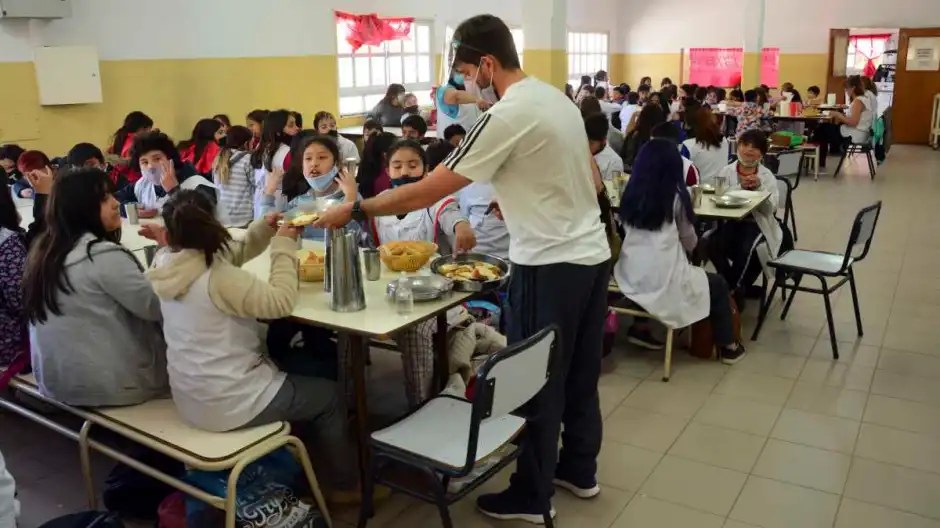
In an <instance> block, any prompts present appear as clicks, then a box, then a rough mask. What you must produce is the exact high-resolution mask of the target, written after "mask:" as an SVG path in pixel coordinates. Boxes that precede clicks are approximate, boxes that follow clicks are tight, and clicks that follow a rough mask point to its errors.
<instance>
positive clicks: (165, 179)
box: [160, 160, 180, 193]
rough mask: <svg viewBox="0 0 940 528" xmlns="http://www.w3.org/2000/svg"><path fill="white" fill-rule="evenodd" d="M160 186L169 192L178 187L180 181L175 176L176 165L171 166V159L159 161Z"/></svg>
mask: <svg viewBox="0 0 940 528" xmlns="http://www.w3.org/2000/svg"><path fill="white" fill-rule="evenodd" d="M160 170H161V174H160V187H163V190H164V191H166V192H167V193H169V192H170V191H172V190H173V189H175V188H177V187H179V185H180V182H179V180H178V179H177V178H176V167H174V166H173V162H172V161H171V160H164V161H161V162H160Z"/></svg>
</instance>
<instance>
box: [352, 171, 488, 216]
mask: <svg viewBox="0 0 940 528" xmlns="http://www.w3.org/2000/svg"><path fill="white" fill-rule="evenodd" d="M470 183H472V182H471V181H470V180H468V179H467V178H464V177H463V176H461V175H459V174H457V173H456V172H454V171H452V170H450V169H448V168H447V167H446V166H444V164H443V163H441V164H440V165H438V166H437V168H435V169H434V171H433V172H431V174H428V175H427V176H426V177H425V178H423V179H422V180H421V181H419V182H415V183H412V184H411V185H403V186H401V187H398V188H397V189H392V190H390V191H386V192H384V193H382V194H380V195H378V196H375V197H373V198H369V199H368V200H364V201H363V202H362V205H361V207H362V211H363V212H364V213H366V214H367V215H368V216H371V217H375V216H391V215H397V214H407V213H410V212H411V211H416V210H418V209H425V208H427V207H431V206H432V205H434V204H436V203H437V202H438V201H440V200H441V199H442V198H444V197H445V196H450V195H452V194H454V193H456V192H457V191H459V190H460V189H463V188H464V187H466V186H467V185H470Z"/></svg>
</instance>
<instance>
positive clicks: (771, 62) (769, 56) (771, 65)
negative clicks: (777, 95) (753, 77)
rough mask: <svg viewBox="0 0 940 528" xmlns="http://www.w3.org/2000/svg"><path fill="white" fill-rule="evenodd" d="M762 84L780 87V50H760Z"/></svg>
mask: <svg viewBox="0 0 940 528" xmlns="http://www.w3.org/2000/svg"><path fill="white" fill-rule="evenodd" d="M760 82H761V84H766V85H767V86H771V87H776V86H780V48H764V49H762V50H760Z"/></svg>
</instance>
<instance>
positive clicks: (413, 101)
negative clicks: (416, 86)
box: [401, 92, 421, 123]
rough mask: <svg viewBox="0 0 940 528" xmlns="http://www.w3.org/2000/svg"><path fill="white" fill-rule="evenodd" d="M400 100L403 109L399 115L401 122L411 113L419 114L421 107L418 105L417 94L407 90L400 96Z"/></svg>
mask: <svg viewBox="0 0 940 528" xmlns="http://www.w3.org/2000/svg"><path fill="white" fill-rule="evenodd" d="M401 101H402V102H401V106H402V110H404V112H405V113H404V114H403V115H402V116H401V122H402V123H404V122H405V119H407V118H408V116H413V115H416V116H420V115H421V109H420V108H419V107H418V96H417V95H415V94H413V93H411V92H408V93H406V94H405V95H404V96H403V97H402V100H401Z"/></svg>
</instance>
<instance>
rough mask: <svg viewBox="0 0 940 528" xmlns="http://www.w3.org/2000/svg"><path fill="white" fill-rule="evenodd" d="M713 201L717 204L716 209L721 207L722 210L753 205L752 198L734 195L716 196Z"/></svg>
mask: <svg viewBox="0 0 940 528" xmlns="http://www.w3.org/2000/svg"><path fill="white" fill-rule="evenodd" d="M711 201H712V202H714V203H715V206H716V207H720V208H722V209H737V208H739V207H744V206H745V205H747V204H749V203H751V200H750V198H745V197H743V196H735V195H733V194H723V195H721V196H715V197H713V198H711Z"/></svg>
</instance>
